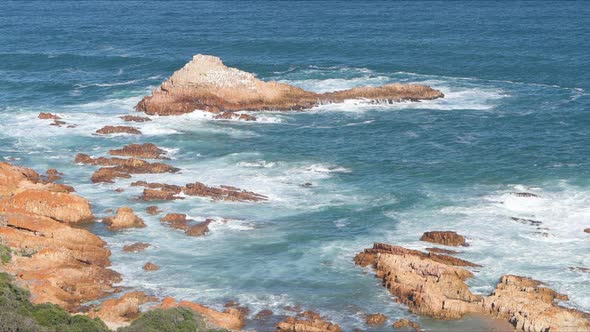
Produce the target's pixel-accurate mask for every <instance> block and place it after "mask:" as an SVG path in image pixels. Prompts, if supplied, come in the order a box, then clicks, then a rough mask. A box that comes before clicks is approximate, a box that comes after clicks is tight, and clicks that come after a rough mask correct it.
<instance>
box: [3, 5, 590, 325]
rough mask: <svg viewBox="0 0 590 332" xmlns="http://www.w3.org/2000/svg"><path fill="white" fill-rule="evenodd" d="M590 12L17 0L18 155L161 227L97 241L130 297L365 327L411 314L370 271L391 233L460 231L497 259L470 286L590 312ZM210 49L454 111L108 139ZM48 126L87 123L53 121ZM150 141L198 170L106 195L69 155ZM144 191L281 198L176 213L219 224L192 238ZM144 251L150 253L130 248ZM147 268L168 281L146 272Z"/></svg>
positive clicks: (11, 144)
mask: <svg viewBox="0 0 590 332" xmlns="http://www.w3.org/2000/svg"><path fill="white" fill-rule="evenodd" d="M589 14H590V9H589V8H588V6H587V5H586V4H585V3H584V2H573V1H572V2H564V3H562V4H561V5H560V6H554V5H552V4H551V3H549V2H536V3H535V6H530V5H529V3H527V2H523V3H520V2H509V3H508V2H498V3H479V2H478V3H477V4H472V3H468V2H465V3H463V2H459V1H455V2H451V3H438V2H411V3H379V5H376V4H363V3H354V2H328V3H322V2H306V3H298V4H291V3H286V2H281V3H280V5H277V4H273V3H271V2H254V3H249V4H243V3H236V2H179V3H156V2H148V3H143V2H90V3H74V2H57V3H43V2H33V3H22V2H3V3H2V4H0V91H2V93H1V94H0V123H1V124H2V126H1V130H0V157H1V158H3V159H5V160H14V163H16V164H20V165H25V166H30V167H33V168H35V169H37V170H39V171H43V170H44V169H46V168H49V167H54V168H57V169H58V170H60V171H62V172H64V173H65V179H64V181H65V182H66V183H69V184H72V185H74V186H75V187H76V189H77V191H78V192H79V193H80V194H82V195H83V196H85V197H88V198H89V199H90V200H91V202H92V203H93V207H94V212H95V214H96V215H97V216H99V217H102V216H104V215H106V214H105V213H104V210H105V209H109V208H117V207H119V206H122V205H129V206H131V207H133V208H134V209H135V210H136V211H138V213H139V215H141V216H142V217H143V218H144V220H145V221H146V223H147V224H148V227H147V228H144V229H137V230H130V231H124V232H118V233H111V232H109V231H107V230H106V228H105V227H103V225H102V224H97V225H94V226H93V227H92V228H93V231H96V232H97V233H98V234H100V235H101V236H102V237H103V238H104V239H105V240H106V241H107V242H108V243H109V246H110V247H111V249H112V251H113V256H112V260H113V266H114V268H115V269H116V270H117V271H119V272H121V273H122V274H123V276H124V285H127V286H131V287H135V288H139V289H143V290H146V291H150V292H153V293H155V294H156V295H160V296H174V297H177V298H179V299H187V300H194V301H198V302H202V303H207V304H210V305H213V306H214V307H218V308H220V307H221V306H222V305H223V303H224V302H225V301H226V300H237V301H239V302H240V303H243V304H247V305H248V306H250V307H251V309H252V313H253V314H255V313H256V312H257V311H258V310H259V309H263V308H270V309H272V310H273V311H274V312H275V313H278V314H285V313H288V312H287V311H285V310H284V306H287V305H300V306H301V307H302V308H303V309H313V310H317V311H319V312H321V313H322V314H324V315H326V316H328V317H329V319H331V320H332V321H334V322H337V323H339V324H341V325H342V326H343V327H344V328H345V329H347V330H348V329H352V328H353V327H361V328H365V327H364V326H363V325H362V314H363V313H365V312H383V313H385V314H387V315H388V316H389V317H390V318H391V322H393V321H394V320H396V319H398V318H401V317H408V316H411V314H409V313H408V312H407V309H406V308H405V307H403V306H401V305H398V304H396V303H395V302H394V301H393V300H392V297H391V296H390V295H389V294H388V292H387V291H386V290H384V289H383V288H382V287H381V286H380V283H379V282H378V280H377V279H375V278H374V277H373V276H372V274H371V273H370V271H368V270H364V269H361V268H357V267H355V266H354V265H353V263H352V258H353V257H354V255H355V254H356V253H357V252H359V251H361V250H362V249H364V248H366V247H369V246H371V245H372V243H373V242H378V241H379V242H387V243H394V244H400V245H403V246H407V247H410V248H417V249H423V248H425V247H428V246H429V245H428V244H425V243H422V242H420V241H418V239H419V237H420V235H421V234H422V233H423V232H424V231H429V230H439V229H440V230H447V229H448V230H456V231H458V232H459V233H461V234H464V235H466V236H467V238H468V242H469V243H470V244H471V245H470V246H469V247H465V248H461V251H462V252H463V253H462V254H461V258H464V259H467V260H470V261H473V262H477V263H479V264H482V265H483V267H482V268H480V269H478V272H477V273H475V277H474V278H473V279H472V280H471V281H470V284H471V285H472V289H473V290H475V291H477V292H480V293H482V294H486V293H488V292H490V291H491V290H492V289H493V288H494V285H495V283H496V282H497V280H498V278H499V277H500V276H501V275H503V274H506V273H513V274H521V275H525V276H531V277H534V278H536V279H539V280H542V281H543V282H546V283H547V284H548V285H549V286H551V287H553V288H555V289H556V290H558V291H560V292H563V293H566V294H568V295H569V297H570V301H568V302H565V303H564V305H568V306H572V307H576V308H579V309H582V310H586V311H588V310H590V286H589V285H590V283H589V282H590V275H589V274H588V273H583V272H580V271H579V270H575V269H570V267H588V266H590V255H589V254H588V253H589V252H590V250H589V249H590V239H589V237H588V234H586V233H584V232H583V229H584V228H588V227H590V207H589V206H590V181H589V175H590V172H589V170H590V168H589V166H590V159H589V158H588V156H589V155H590V139H589V134H590V130H589V126H588V125H589V124H590V121H589V120H590V118H589V116H588V112H587V111H588V110H589V109H590V107H589V106H590V94H589V93H588V90H589V89H590V73H589V72H588V71H587V70H584V69H585V68H588V65H589V64H590V59H589V58H588V52H587V50H588V46H589V45H588V40H590V31H589V28H588V27H589V26H590V21H589V19H588V17H590V16H589ZM24 22H26V24H24ZM196 53H206V54H214V55H218V56H221V57H222V58H223V60H224V61H225V63H226V64H228V65H231V66H235V67H238V68H241V69H244V70H248V71H251V72H254V73H256V74H257V75H258V76H259V77H260V78H263V79H273V80H279V81H283V82H287V83H290V84H294V85H297V86H300V87H303V88H306V89H311V90H313V91H318V92H324V91H332V90H338V89H346V88H350V87H354V86H359V85H379V84H384V83H389V82H415V83H423V84H428V85H431V86H433V87H434V88H437V89H440V90H441V91H443V92H444V93H445V95H446V97H445V98H444V99H439V100H434V101H426V102H420V103H409V102H408V103H399V104H395V105H387V106H375V105H366V104H362V103H358V102H349V103H345V104H340V105H326V106H322V107H318V108H316V109H313V110H311V111H309V112H303V113H273V112H269V113H262V114H258V115H257V116H258V117H259V118H260V119H261V121H259V122H257V123H251V122H237V121H215V120H211V119H210V118H209V117H207V116H204V115H202V114H197V113H193V114H188V115H183V116H177V117H152V120H153V121H151V122H147V123H139V124H133V125H135V126H137V127H139V128H140V129H141V131H142V132H143V133H144V135H141V136H138V137H135V136H130V135H115V136H108V137H101V136H95V135H93V134H92V133H93V132H94V131H95V130H97V129H99V128H101V127H102V126H104V125H108V124H123V121H122V120H120V119H119V118H118V116H119V115H122V114H129V113H133V106H134V105H135V104H136V103H137V102H138V101H139V100H140V99H141V98H142V96H144V95H146V94H148V93H149V91H150V89H152V88H154V87H156V86H157V85H159V84H160V83H161V81H163V80H164V79H165V78H166V77H167V76H169V75H170V74H171V73H172V72H173V71H174V70H176V69H177V68H179V67H181V66H182V65H183V63H185V62H186V61H188V60H189V59H190V57H191V56H192V55H193V54H196ZM39 112H54V113H58V114H60V115H62V117H63V118H64V120H65V121H66V122H68V123H71V124H76V125H77V127H75V128H65V127H61V128H56V127H53V126H49V122H48V121H47V120H40V119H37V114H38V113H39ZM136 142H137V143H143V142H152V143H155V144H157V145H158V146H160V147H163V148H166V149H168V150H169V151H170V156H171V157H172V160H171V161H170V163H171V164H173V165H174V166H176V167H179V168H181V169H182V171H181V172H180V173H179V174H174V175H137V176H134V177H133V179H130V180H119V181H117V182H116V183H115V184H99V185H97V184H92V183H90V180H89V179H90V175H91V174H92V172H93V170H94V168H92V167H90V166H81V165H75V164H74V163H73V159H74V156H75V154H76V153H78V152H82V153H88V154H91V155H94V156H99V155H105V154H106V153H107V151H108V150H109V149H112V148H119V147H121V146H123V145H125V144H128V143H136ZM136 180H148V181H158V182H167V183H171V184H185V183H188V182H194V181H201V182H204V183H207V184H209V185H220V184H227V185H233V186H237V187H240V188H244V189H248V190H252V191H255V192H258V193H261V194H264V195H267V196H269V197H270V201H269V202H266V203H222V202H221V203H213V202H210V201H208V200H202V199H198V198H187V199H185V200H182V201H174V202H167V203H162V204H158V205H159V206H160V208H161V209H163V210H165V211H167V212H180V213H186V214H188V215H189V216H191V217H193V218H195V219H200V218H208V217H215V218H217V219H218V220H219V221H218V222H215V223H214V224H212V226H211V233H210V234H209V235H208V236H205V237H203V238H191V237H187V236H185V235H184V234H182V233H180V232H177V231H175V230H172V229H170V228H167V227H165V226H163V225H161V224H160V223H159V221H158V218H157V217H153V216H149V215H147V214H145V213H144V208H145V207H146V206H148V205H151V204H144V203H142V202H139V201H136V200H135V198H136V197H137V196H138V195H139V192H140V188H138V187H129V183H130V182H132V181H136ZM307 182H309V183H312V184H313V185H312V186H311V187H309V188H305V187H302V186H301V184H303V183H307ZM116 188H125V191H124V192H122V193H116V192H114V189H116ZM512 192H532V193H535V194H538V195H539V196H540V198H523V197H516V196H515V195H512V194H511V193H512ZM512 217H515V218H523V219H532V220H535V221H540V222H541V223H542V224H541V225H540V226H533V225H529V224H523V223H520V222H519V221H518V220H513V219H511V218H512ZM223 218H229V219H230V220H229V221H227V222H222V221H221V219H223ZM137 241H145V242H150V243H152V244H153V245H154V247H152V248H150V249H148V250H147V251H145V252H144V253H141V254H127V253H123V252H122V251H121V248H122V246H123V245H125V244H128V243H130V242H137ZM147 261H152V262H154V263H156V264H158V265H160V266H161V269H160V270H159V271H156V272H152V273H145V272H144V271H143V270H142V269H141V267H142V266H143V264H144V263H145V262H147ZM415 319H419V318H415ZM422 324H424V325H426V326H427V327H428V326H430V327H432V328H434V329H442V328H444V327H445V326H446V327H447V328H448V329H454V328H456V327H455V326H456V325H452V324H453V323H448V322H433V321H431V320H427V319H423V320H422ZM468 326H469V325H468Z"/></svg>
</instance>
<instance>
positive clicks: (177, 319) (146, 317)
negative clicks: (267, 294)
mask: <svg viewBox="0 0 590 332" xmlns="http://www.w3.org/2000/svg"><path fill="white" fill-rule="evenodd" d="M189 331H190V332H194V331H198V332H223V331H227V330H222V329H221V330H217V329H210V328H207V327H206V324H205V321H204V319H203V318H202V317H201V316H200V315H197V314H195V313H194V312H193V311H191V310H189V309H186V308H172V309H167V310H163V309H155V310H151V311H148V312H146V313H144V314H143V315H141V316H140V317H139V318H138V319H136V320H135V321H133V323H131V325H129V326H127V327H124V328H120V329H119V330H118V332H189Z"/></svg>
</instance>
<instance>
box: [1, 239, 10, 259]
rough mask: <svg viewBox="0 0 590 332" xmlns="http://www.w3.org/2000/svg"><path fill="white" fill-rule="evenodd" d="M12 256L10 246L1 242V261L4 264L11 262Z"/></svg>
mask: <svg viewBox="0 0 590 332" xmlns="http://www.w3.org/2000/svg"><path fill="white" fill-rule="evenodd" d="M11 258H12V256H11V255H10V248H8V247H6V246H3V245H2V244H1V243H0V261H1V262H2V264H6V263H8V262H10V259H11Z"/></svg>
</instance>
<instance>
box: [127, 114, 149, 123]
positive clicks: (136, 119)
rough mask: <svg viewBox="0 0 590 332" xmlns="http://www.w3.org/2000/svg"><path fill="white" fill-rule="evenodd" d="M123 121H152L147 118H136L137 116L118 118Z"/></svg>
mask: <svg viewBox="0 0 590 332" xmlns="http://www.w3.org/2000/svg"><path fill="white" fill-rule="evenodd" d="M119 118H120V119H121V120H123V121H127V122H147V121H152V119H150V118H148V117H147V116H137V115H123V116H120V117H119Z"/></svg>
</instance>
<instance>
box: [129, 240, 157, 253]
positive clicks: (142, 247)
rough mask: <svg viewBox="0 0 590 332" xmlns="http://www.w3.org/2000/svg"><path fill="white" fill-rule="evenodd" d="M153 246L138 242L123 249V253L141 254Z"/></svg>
mask: <svg viewBox="0 0 590 332" xmlns="http://www.w3.org/2000/svg"><path fill="white" fill-rule="evenodd" d="M151 246H152V245H151V244H149V243H145V242H136V243H133V244H128V245H126V246H124V247H123V251H124V252H140V251H144V250H146V249H147V248H149V247H151Z"/></svg>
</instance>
